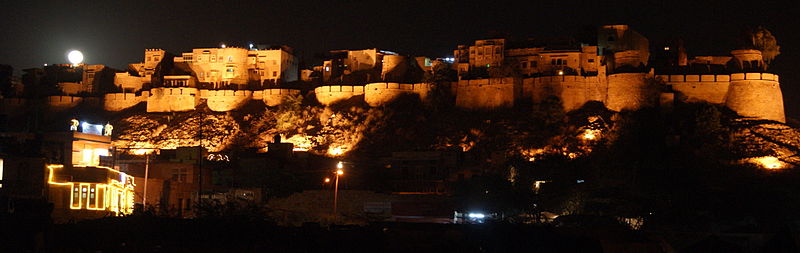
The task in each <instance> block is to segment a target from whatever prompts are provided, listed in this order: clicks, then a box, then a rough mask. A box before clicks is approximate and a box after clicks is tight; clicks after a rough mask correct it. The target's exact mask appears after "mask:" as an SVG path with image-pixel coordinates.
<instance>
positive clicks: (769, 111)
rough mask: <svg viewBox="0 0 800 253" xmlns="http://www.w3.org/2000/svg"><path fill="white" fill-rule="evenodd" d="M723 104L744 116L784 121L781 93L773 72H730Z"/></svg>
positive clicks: (776, 76)
mask: <svg viewBox="0 0 800 253" xmlns="http://www.w3.org/2000/svg"><path fill="white" fill-rule="evenodd" d="M725 105H726V106H728V108H730V109H731V110H733V111H735V112H736V113H738V114H739V115H741V116H744V117H755V118H762V119H769V120H775V121H780V122H786V115H785V114H784V111H783V94H782V93H781V87H780V84H779V83H778V75H775V74H770V73H735V74H731V84H730V88H729V89H728V95H727V99H726V101H725Z"/></svg>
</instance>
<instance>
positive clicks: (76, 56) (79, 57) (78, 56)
mask: <svg viewBox="0 0 800 253" xmlns="http://www.w3.org/2000/svg"><path fill="white" fill-rule="evenodd" d="M67 60H69V62H70V63H72V65H78V64H81V62H83V53H81V51H78V50H72V51H70V52H69V54H67Z"/></svg>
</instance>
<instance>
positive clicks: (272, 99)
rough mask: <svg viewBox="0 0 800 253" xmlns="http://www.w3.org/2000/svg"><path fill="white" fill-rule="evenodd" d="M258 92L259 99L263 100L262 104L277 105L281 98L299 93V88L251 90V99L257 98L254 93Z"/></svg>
mask: <svg viewBox="0 0 800 253" xmlns="http://www.w3.org/2000/svg"><path fill="white" fill-rule="evenodd" d="M257 93H260V94H259V95H261V100H262V101H264V104H266V105H267V106H277V105H280V104H281V102H282V101H283V98H285V97H287V96H297V95H299V94H300V90H293V89H266V90H263V91H255V92H253V99H258V98H257V97H256V94H257Z"/></svg>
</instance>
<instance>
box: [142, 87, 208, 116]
mask: <svg viewBox="0 0 800 253" xmlns="http://www.w3.org/2000/svg"><path fill="white" fill-rule="evenodd" d="M199 101H200V96H199V94H198V91H197V89H196V88H186V87H182V88H153V89H151V90H150V96H148V97H147V112H183V111H191V110H194V109H195V107H196V106H197V104H198V103H199Z"/></svg>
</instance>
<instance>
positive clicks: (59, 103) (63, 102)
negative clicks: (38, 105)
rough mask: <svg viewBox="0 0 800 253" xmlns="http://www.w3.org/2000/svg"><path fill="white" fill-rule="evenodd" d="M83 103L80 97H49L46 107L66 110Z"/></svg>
mask: <svg viewBox="0 0 800 253" xmlns="http://www.w3.org/2000/svg"><path fill="white" fill-rule="evenodd" d="M81 101H83V98H82V97H73V96H49V97H47V105H48V106H50V107H52V108H58V109H66V108H71V107H75V106H77V105H78V104H80V103H81Z"/></svg>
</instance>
